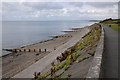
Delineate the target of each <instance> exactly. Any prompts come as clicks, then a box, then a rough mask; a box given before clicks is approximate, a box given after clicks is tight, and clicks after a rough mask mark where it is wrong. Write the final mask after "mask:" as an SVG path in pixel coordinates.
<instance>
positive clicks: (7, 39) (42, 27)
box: [2, 20, 94, 55]
mask: <svg viewBox="0 0 120 80" xmlns="http://www.w3.org/2000/svg"><path fill="white" fill-rule="evenodd" d="M92 23H94V22H90V21H85V20H84V21H81V20H75V21H3V22H2V48H16V47H20V46H24V45H28V44H32V43H36V42H40V41H43V40H47V39H51V38H52V37H50V36H55V35H60V34H64V33H63V32H61V31H63V30H69V29H70V28H77V27H84V26H87V25H90V24H92ZM4 54H5V53H4V52H3V55H4Z"/></svg>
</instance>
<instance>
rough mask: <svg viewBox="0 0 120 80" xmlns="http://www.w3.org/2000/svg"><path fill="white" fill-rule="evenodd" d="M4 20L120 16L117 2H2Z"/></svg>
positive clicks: (81, 18) (1, 11)
mask: <svg viewBox="0 0 120 80" xmlns="http://www.w3.org/2000/svg"><path fill="white" fill-rule="evenodd" d="M0 14H2V20H14V21H16V20H22V21H23V20H88V19H94V20H96V19H105V18H117V17H118V3H117V2H2V10H0Z"/></svg>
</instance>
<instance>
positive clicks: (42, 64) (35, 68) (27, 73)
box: [13, 28, 89, 78]
mask: <svg viewBox="0 0 120 80" xmlns="http://www.w3.org/2000/svg"><path fill="white" fill-rule="evenodd" d="M88 32H89V29H88V28H83V30H81V31H80V32H79V33H78V34H76V35H75V36H73V38H72V39H70V40H69V41H68V42H67V43H65V44H63V45H61V46H60V47H59V48H57V50H55V51H53V52H51V53H50V54H48V55H47V56H45V57H44V58H42V59H40V60H39V61H37V62H36V63H34V64H33V65H31V66H29V67H28V68H26V69H25V70H23V71H21V72H20V73H18V74H16V75H15V76H14V77H13V78H33V77H34V76H33V74H34V72H41V71H42V70H43V69H45V68H46V67H47V66H48V65H49V64H51V62H53V61H54V60H55V59H56V57H57V56H59V55H60V53H62V52H64V51H65V50H67V49H68V48H69V47H72V46H73V45H75V44H76V43H77V42H78V41H79V40H80V39H81V38H82V37H83V36H84V35H85V34H86V33H88Z"/></svg>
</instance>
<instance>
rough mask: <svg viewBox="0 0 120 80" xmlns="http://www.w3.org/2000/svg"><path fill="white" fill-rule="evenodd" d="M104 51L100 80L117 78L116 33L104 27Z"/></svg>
mask: <svg viewBox="0 0 120 80" xmlns="http://www.w3.org/2000/svg"><path fill="white" fill-rule="evenodd" d="M104 31H105V49H104V53H103V60H102V70H101V71H102V72H101V75H100V76H101V77H102V78H118V32H116V31H114V30H113V29H111V28H109V27H104Z"/></svg>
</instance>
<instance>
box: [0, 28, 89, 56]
mask: <svg viewBox="0 0 120 80" xmlns="http://www.w3.org/2000/svg"><path fill="white" fill-rule="evenodd" d="M85 27H89V26H85ZM85 27H81V28H78V27H76V28H70V29H69V30H65V31H61V32H63V33H64V34H60V35H56V36H50V37H51V39H46V40H42V41H40V42H34V43H31V44H26V45H21V46H19V47H16V48H3V49H2V52H3V51H5V52H6V53H5V54H3V53H2V56H0V57H4V56H7V55H10V54H12V51H11V50H14V49H19V48H24V47H27V46H33V45H36V44H40V43H41V44H43V43H45V42H48V41H52V40H54V39H56V38H58V37H60V36H64V35H67V34H68V35H69V34H70V33H72V32H76V31H77V30H80V29H82V28H85ZM9 50H10V51H9ZM7 52H8V53H7Z"/></svg>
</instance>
